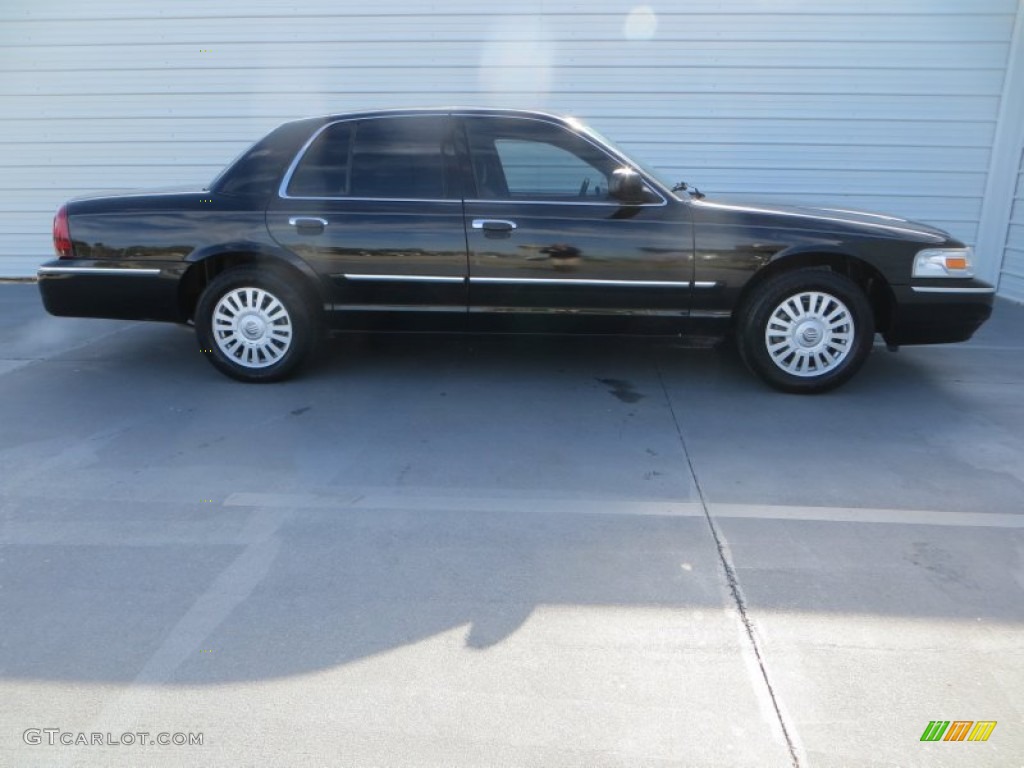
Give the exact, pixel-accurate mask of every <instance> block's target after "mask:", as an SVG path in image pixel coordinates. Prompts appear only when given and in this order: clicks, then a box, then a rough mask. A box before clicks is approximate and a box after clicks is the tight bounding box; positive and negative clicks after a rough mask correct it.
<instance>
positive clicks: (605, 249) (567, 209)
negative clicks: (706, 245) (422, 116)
mask: <svg viewBox="0 0 1024 768" xmlns="http://www.w3.org/2000/svg"><path fill="white" fill-rule="evenodd" d="M461 120H462V123H463V126H464V130H465V140H466V146H467V150H468V155H469V163H468V164H469V168H468V169H467V171H466V174H467V177H469V178H467V182H466V184H467V186H469V187H470V190H469V191H468V193H467V200H466V206H465V207H466V211H465V216H466V231H467V241H468V247H469V278H470V309H471V311H472V312H473V313H476V314H478V315H485V316H487V315H489V316H491V318H492V319H494V318H496V317H499V316H502V317H506V318H509V317H513V318H514V319H513V320H512V324H517V325H520V326H522V325H523V324H524V323H528V322H529V320H528V319H529V318H538V317H543V316H547V318H548V320H551V319H552V318H553V317H557V316H560V317H562V318H566V319H576V318H580V317H585V316H590V317H592V318H603V319H604V321H605V323H604V324H605V325H609V323H608V322H607V321H609V320H613V319H618V320H620V321H622V323H621V324H627V325H630V324H632V325H635V324H636V320H637V319H638V318H651V319H662V320H664V319H668V320H670V321H674V322H675V323H676V324H677V325H678V324H679V323H681V321H682V320H683V319H684V318H685V317H686V316H687V313H688V308H689V302H690V287H691V281H692V279H693V232H692V226H691V223H690V215H689V211H688V209H687V207H686V206H685V205H684V204H682V203H680V202H679V201H678V200H674V199H673V200H671V201H670V200H666V199H665V198H664V197H663V196H662V195H661V194H659V193H657V192H656V191H654V189H653V188H652V189H650V190H649V192H650V195H649V198H648V200H647V201H646V202H644V203H640V204H630V205H624V204H623V203H620V202H619V201H617V200H615V199H613V198H612V197H611V196H610V195H609V194H608V185H609V179H610V177H611V175H612V173H613V172H614V171H615V170H616V169H618V168H620V167H622V165H623V162H622V160H620V159H618V158H616V157H614V156H612V155H611V154H610V153H609V152H607V151H606V150H604V149H603V148H602V147H600V146H599V145H598V144H596V143H595V142H594V141H592V140H591V139H589V138H588V137H586V136H584V135H581V134H580V133H578V132H576V131H574V130H571V129H570V128H569V127H567V126H564V125H562V124H560V123H555V122H549V121H546V120H543V119H538V118H527V117H510V116H487V115H473V114H467V115H462V116H461ZM610 325H615V323H610Z"/></svg>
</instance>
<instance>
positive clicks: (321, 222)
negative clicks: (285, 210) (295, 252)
mask: <svg viewBox="0 0 1024 768" xmlns="http://www.w3.org/2000/svg"><path fill="white" fill-rule="evenodd" d="M288 223H289V224H290V225H292V226H293V227H295V230H296V231H297V232H298V233H299V234H300V235H319V234H320V233H321V232H323V231H324V227H326V226H327V219H321V218H320V217H319V216H292V217H291V218H290V219H288Z"/></svg>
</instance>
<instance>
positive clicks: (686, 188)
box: [672, 181, 705, 200]
mask: <svg viewBox="0 0 1024 768" xmlns="http://www.w3.org/2000/svg"><path fill="white" fill-rule="evenodd" d="M672 191H673V192H687V193H689V194H690V195H691V196H693V197H695V198H697V199H698V200H703V199H704V197H705V195H704V193H703V192H701V191H700V190H699V189H697V188H696V187H691V186H690V185H689V184H687V183H686V182H685V181H680V182H679V183H678V184H676V185H675V186H674V187H672Z"/></svg>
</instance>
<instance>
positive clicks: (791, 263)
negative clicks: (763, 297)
mask: <svg viewBox="0 0 1024 768" xmlns="http://www.w3.org/2000/svg"><path fill="white" fill-rule="evenodd" d="M798 269H828V270H831V271H832V272H836V273H838V274H841V275H844V276H845V277H847V278H849V279H850V280H852V281H853V282H854V283H856V284H857V285H858V286H859V287H860V288H861V290H863V291H864V294H865V296H867V299H868V303H870V305H871V309H872V313H873V315H874V321H875V329H876V331H878V332H880V333H884V332H885V331H886V330H888V328H889V327H890V326H891V324H892V321H893V318H894V314H895V307H896V296H895V294H894V293H893V291H892V288H891V287H890V285H889V282H888V281H887V280H886V279H885V276H884V275H883V274H882V273H881V272H880V271H878V269H876V268H875V267H874V266H872V265H871V264H870V263H868V262H867V261H865V260H864V259H862V258H860V257H858V256H856V255H855V254H853V253H851V252H850V251H848V250H844V249H842V248H839V247H835V246H822V245H814V246H807V247H798V248H787V249H785V250H783V251H779V252H778V253H776V254H775V255H774V256H773V257H772V259H771V261H769V262H768V263H767V264H765V265H764V266H763V267H761V269H759V270H758V271H757V272H755V273H754V275H753V276H752V277H751V278H750V279H749V280H748V281H747V283H746V284H745V285H744V286H743V289H742V290H741V291H740V295H739V296H738V298H737V301H736V309H737V311H736V312H734V313H733V329H734V330H735V323H736V321H737V319H738V318H739V317H740V315H741V314H742V312H743V310H744V308H745V307H746V306H747V305H748V303H749V301H750V298H751V297H752V296H753V295H754V294H755V293H756V292H757V289H758V288H759V287H760V286H761V285H763V284H764V283H765V282H767V281H768V280H770V279H772V278H773V277H776V276H778V275H781V274H785V273H787V272H793V271H795V270H798Z"/></svg>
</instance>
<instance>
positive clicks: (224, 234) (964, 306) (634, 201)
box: [39, 109, 993, 392]
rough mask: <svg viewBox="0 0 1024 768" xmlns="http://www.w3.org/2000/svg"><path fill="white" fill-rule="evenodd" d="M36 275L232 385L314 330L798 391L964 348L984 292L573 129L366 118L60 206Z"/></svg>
mask: <svg viewBox="0 0 1024 768" xmlns="http://www.w3.org/2000/svg"><path fill="white" fill-rule="evenodd" d="M53 239H54V247H55V249H56V252H57V256H58V257H59V258H57V259H56V260H53V261H50V262H48V263H46V264H44V265H43V266H42V267H40V269H39V288H40V291H41V293H42V297H43V302H44V304H45V306H46V308H47V309H48V310H49V311H50V312H51V313H53V314H55V315H64V316H84V317H109V318H130V319H146V320H162V321H170V322H181V323H188V322H194V324H195V329H196V335H197V337H198V343H199V347H200V348H201V349H203V350H206V351H207V352H208V353H209V354H208V355H207V357H208V359H209V360H210V361H211V362H212V363H213V364H214V365H215V366H216V367H217V368H218V369H220V370H221V371H223V372H224V373H226V374H228V375H229V376H232V377H234V378H236V379H241V380H243V381H274V380H279V379H282V378H284V377H285V376H287V375H289V374H290V373H292V372H293V371H294V370H295V369H296V368H297V367H298V366H299V365H300V363H302V361H303V360H304V359H306V358H307V357H308V355H309V353H310V351H311V349H312V348H313V347H314V344H315V342H316V339H317V337H318V335H319V334H320V333H321V332H323V331H325V330H360V331H363V330H381V329H384V330H417V331H422V330H473V331H478V330H494V331H504V332H537V331H547V332H569V331H586V332H600V333H669V334H683V335H700V336H703V337H707V336H709V335H711V336H723V337H724V336H728V335H730V334H732V335H734V336H735V339H736V343H737V346H738V348H739V350H740V353H741V355H742V357H743V359H744V360H745V361H746V363H747V365H748V366H749V367H750V368H751V369H752V370H753V371H754V372H755V373H757V374H758V375H760V376H761V377H762V378H763V379H764V380H765V381H767V382H768V383H769V384H771V385H773V386H775V387H777V388H779V389H782V390H785V391H790V392H820V391H824V390H827V389H831V388H833V387H836V386H838V385H839V384H842V383H843V382H845V381H846V380H848V379H849V378H850V377H851V376H852V375H853V374H854V373H855V372H856V371H857V369H858V368H860V366H861V365H862V363H863V362H864V360H865V358H866V357H867V355H868V353H869V352H870V350H871V347H872V342H873V339H874V336H875V333H876V332H877V333H879V334H881V336H882V337H883V338H884V339H885V341H886V342H887V343H888V344H889V345H890V346H898V345H901V344H928V343H940V342H955V341H962V340H965V339H968V338H970V336H971V335H972V334H973V333H974V331H975V330H976V329H977V328H978V327H979V326H980V325H981V324H982V323H983V322H984V321H985V320H986V319H987V318H988V316H989V314H990V313H991V310H992V301H993V288H992V286H990V285H987V284H985V283H983V282H981V281H979V280H977V279H976V278H975V277H974V273H973V266H972V254H971V251H970V249H969V248H967V247H966V246H965V245H964V244H963V243H961V242H959V241H958V240H956V239H954V238H953V237H951V236H950V235H949V234H947V233H946V232H943V231H941V230H938V229H935V228H933V227H929V226H925V225H922V224H916V223H911V222H909V221H906V220H904V219H900V218H896V217H893V216H882V215H878V214H868V213H859V212H854V211H847V210H837V209H824V208H816V209H799V208H784V207H778V206H755V205H736V204H730V203H728V202H725V201H718V200H709V199H705V197H704V195H702V194H700V193H699V192H697V191H696V190H694V189H691V188H688V187H687V186H686V185H685V184H683V183H680V184H675V185H670V184H667V183H665V182H664V181H662V180H661V179H659V178H658V176H657V175H656V174H654V173H652V172H650V171H648V170H646V169H644V168H643V167H641V166H640V165H639V164H637V163H636V162H634V161H633V160H631V159H630V158H629V157H627V156H626V155H625V154H624V153H623V152H622V151H620V150H619V149H617V148H616V147H615V145H614V144H612V143H611V142H609V141H608V140H607V139H605V138H603V137H602V136H600V135H599V134H597V133H596V132H595V131H593V130H592V129H590V128H588V127H587V126H586V125H584V124H582V123H580V122H578V121H577V120H574V119H572V118H565V117H559V116H555V115H549V114H544V113H538V112H525V111H513V110H494V109H420V110H395V111H377V112H363V113H353V114H344V115H333V116H327V117H317V118H310V119H305V120H298V121H295V122H291V123H286V124H285V125H282V126H281V127H280V128H277V129H276V130H274V131H273V132H271V133H270V134H269V135H268V136H267V137H265V138H264V139H262V140H261V141H259V142H257V143H256V144H255V145H254V146H253V147H251V148H250V149H249V150H247V151H246V152H245V153H243V154H242V155H241V156H240V157H239V158H238V159H237V160H235V161H234V162H233V163H232V164H231V165H230V166H228V168H227V169H226V170H225V171H223V172H222V173H221V174H220V175H219V176H218V177H217V178H216V179H215V180H214V181H213V182H212V183H211V184H210V185H209V186H208V187H204V188H201V189H186V190H157V191H152V192H142V193H126V194H119V195H113V196H110V195H107V196H102V197H100V196H94V197H86V198H79V199H75V200H72V201H70V202H68V203H67V204H66V205H64V206H62V207H61V208H60V210H59V211H58V212H57V215H56V217H55V219H54V227H53Z"/></svg>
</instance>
